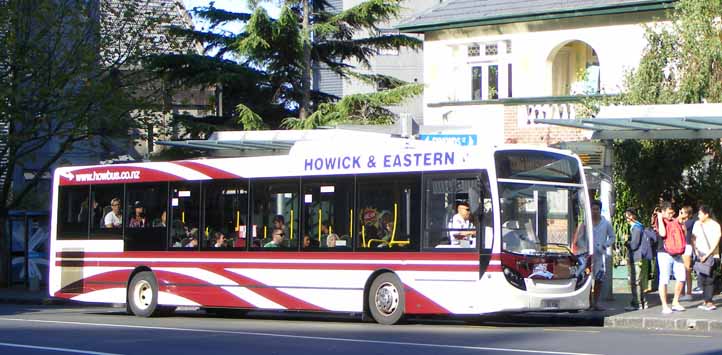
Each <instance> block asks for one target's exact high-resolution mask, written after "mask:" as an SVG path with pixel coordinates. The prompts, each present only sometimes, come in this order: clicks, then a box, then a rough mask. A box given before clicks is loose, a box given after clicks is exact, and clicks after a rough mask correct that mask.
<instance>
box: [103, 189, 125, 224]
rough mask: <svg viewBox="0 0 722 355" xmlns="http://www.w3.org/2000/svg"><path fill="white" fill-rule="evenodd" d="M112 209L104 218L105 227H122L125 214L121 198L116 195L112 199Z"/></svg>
mask: <svg viewBox="0 0 722 355" xmlns="http://www.w3.org/2000/svg"><path fill="white" fill-rule="evenodd" d="M110 207H111V210H110V212H108V214H106V215H105V218H103V223H104V225H105V228H120V227H121V226H122V225H123V215H122V214H121V212H120V199H119V198H117V197H115V198H113V199H112V200H110Z"/></svg>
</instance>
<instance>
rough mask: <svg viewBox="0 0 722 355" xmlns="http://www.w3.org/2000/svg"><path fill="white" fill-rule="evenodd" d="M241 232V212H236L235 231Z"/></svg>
mask: <svg viewBox="0 0 722 355" xmlns="http://www.w3.org/2000/svg"><path fill="white" fill-rule="evenodd" d="M240 230H241V210H237V211H236V231H240Z"/></svg>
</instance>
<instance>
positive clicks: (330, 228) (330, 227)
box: [328, 225, 333, 234]
mask: <svg viewBox="0 0 722 355" xmlns="http://www.w3.org/2000/svg"><path fill="white" fill-rule="evenodd" d="M331 233H333V227H332V226H330V225H329V226H328V234H331Z"/></svg>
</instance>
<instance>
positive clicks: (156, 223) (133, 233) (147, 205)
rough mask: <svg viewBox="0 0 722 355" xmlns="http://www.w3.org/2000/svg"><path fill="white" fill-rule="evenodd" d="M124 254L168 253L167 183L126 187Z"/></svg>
mask: <svg viewBox="0 0 722 355" xmlns="http://www.w3.org/2000/svg"><path fill="white" fill-rule="evenodd" d="M126 196H127V197H128V198H127V202H126V211H128V212H127V213H126V216H125V218H126V220H127V221H128V222H127V223H126V226H125V250H165V249H166V246H167V241H168V227H167V226H168V183H152V184H133V185H126Z"/></svg>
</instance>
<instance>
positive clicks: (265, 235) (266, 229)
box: [263, 225, 268, 239]
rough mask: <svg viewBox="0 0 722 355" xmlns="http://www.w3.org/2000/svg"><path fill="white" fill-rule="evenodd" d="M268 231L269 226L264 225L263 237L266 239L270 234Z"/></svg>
mask: <svg viewBox="0 0 722 355" xmlns="http://www.w3.org/2000/svg"><path fill="white" fill-rule="evenodd" d="M267 233H268V226H265V225H264V226H263V239H266V237H267V236H268V234H267Z"/></svg>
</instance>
